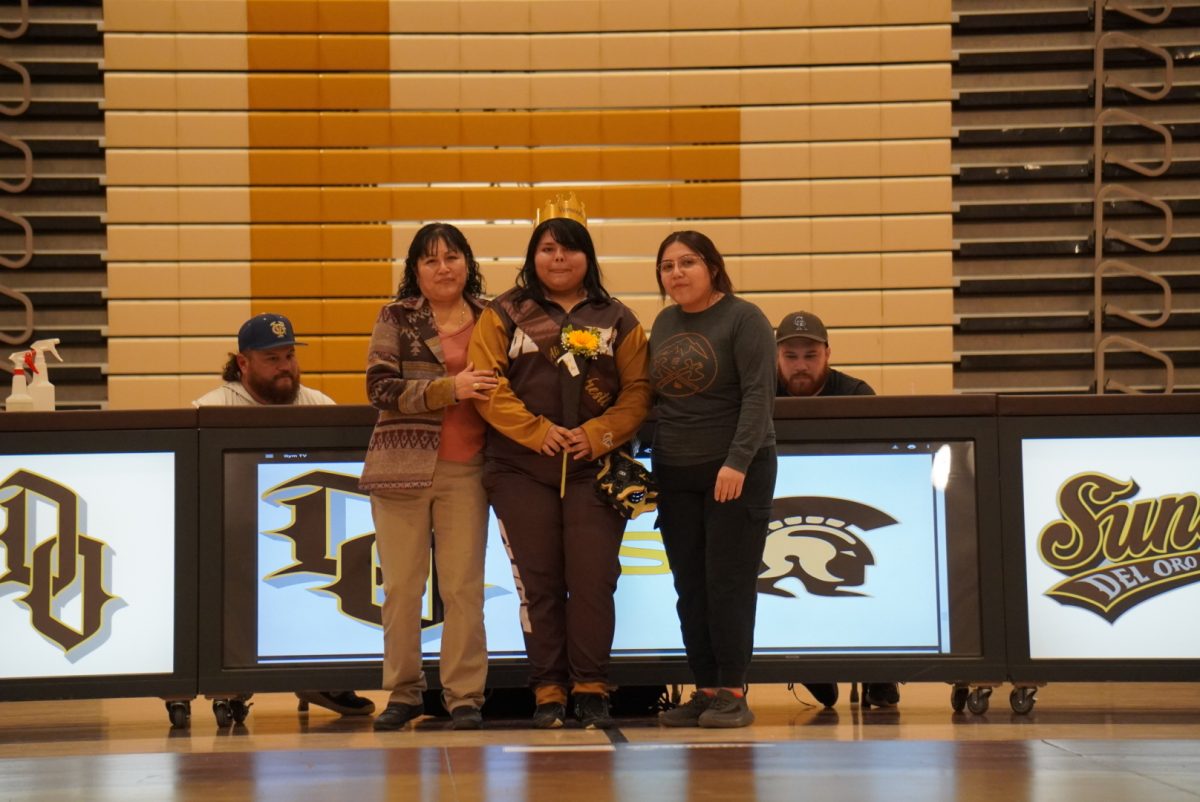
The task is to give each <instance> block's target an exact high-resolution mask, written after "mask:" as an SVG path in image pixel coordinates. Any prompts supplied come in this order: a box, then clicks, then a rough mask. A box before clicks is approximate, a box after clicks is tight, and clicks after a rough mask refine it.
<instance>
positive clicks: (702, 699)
mask: <svg viewBox="0 0 1200 802" xmlns="http://www.w3.org/2000/svg"><path fill="white" fill-rule="evenodd" d="M715 698H716V697H715V696H709V695H708V694H707V693H704V692H703V691H692V698H691V699H689V700H687V701H686V702H684V703H683V704H681V705H679V706H678V707H672V708H671V709H670V710H664V711H663V712H661V713H659V714H658V723H659V724H662V725H663V726H664V727H699V726H700V714H701V713H703V712H704V711H705V710H708V706H709V705H711V704H712V703H713V699H715Z"/></svg>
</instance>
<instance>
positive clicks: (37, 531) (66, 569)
mask: <svg viewBox="0 0 1200 802" xmlns="http://www.w3.org/2000/svg"><path fill="white" fill-rule="evenodd" d="M86 509H87V504H86V502H85V501H84V499H82V498H80V497H79V496H78V495H77V494H76V493H75V491H73V490H72V489H71V488H69V487H67V486H66V485H63V484H60V483H58V482H56V481H54V480H53V479H50V478H47V477H45V476H41V475H39V474H36V473H34V472H32V471H27V470H17V471H13V472H12V473H11V474H9V475H8V477H7V478H6V479H5V480H4V481H3V482H2V483H0V511H3V514H4V528H3V529H2V530H0V545H3V546H4V562H3V564H2V565H0V568H2V569H3V572H2V573H0V595H3V594H5V593H7V592H9V591H11V590H12V588H13V587H14V586H15V587H16V588H17V589H18V592H19V591H20V590H23V591H25V593H24V595H21V596H18V597H17V598H16V599H15V602H16V603H17V604H19V605H21V606H23V607H25V608H27V609H28V610H29V621H30V624H31V625H32V626H33V629H34V630H36V631H37V632H38V634H39V635H41V636H42V637H43V638H45V639H46V640H47V641H49V642H50V643H52V644H54V645H55V646H56V647H58V649H60V650H61V651H62V652H63V654H64V655H66V656H67V659H68V660H72V661H74V660H77V659H79V658H82V657H83V656H85V655H86V654H88V653H90V651H91V649H93V648H95V647H96V646H98V645H100V644H102V643H104V642H105V641H106V640H107V639H108V635H109V633H110V632H111V629H110V626H109V625H110V623H111V619H112V614H113V612H114V611H115V610H116V609H117V608H119V607H121V606H122V604H123V603H122V602H121V600H120V599H119V598H118V597H116V596H114V595H112V594H111V593H109V592H108V590H107V588H106V587H105V586H106V584H108V583H109V582H110V575H111V572H112V560H113V552H112V548H111V547H109V545H108V544H107V543H105V542H104V541H103V540H100V539H98V538H95V537H91V536H89V535H87V534H85V533H84V531H83V529H84V520H85V517H86V516H85V511H86ZM47 513H49V514H51V515H53V519H52V520H45V519H44V518H42V515H44V514H47ZM46 532H54V535H53V536H52V537H43V539H42V540H41V542H38V538H39V536H40V535H42V534H44V533H46ZM76 600H78V603H77V604H73V602H75V601H76ZM68 609H70V610H72V611H74V613H73V614H70V615H69V614H68V613H67V610H68ZM5 640H8V638H5ZM6 648H14V646H13V644H12V643H11V641H10V642H9V643H8V644H7V646H6Z"/></svg>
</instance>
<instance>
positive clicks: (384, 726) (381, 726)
mask: <svg viewBox="0 0 1200 802" xmlns="http://www.w3.org/2000/svg"><path fill="white" fill-rule="evenodd" d="M423 715H425V705H423V704H420V703H417V704H415V705H409V704H405V703H404V702H392V703H391V704H389V705H388V706H387V708H386V709H385V710H384V711H383V712H382V713H380V714H379V715H378V716H376V717H375V729H377V730H399V729H403V727H404V725H405V724H407V723H408V722H410V721H413V720H414V719H418V718H420V717H421V716H423Z"/></svg>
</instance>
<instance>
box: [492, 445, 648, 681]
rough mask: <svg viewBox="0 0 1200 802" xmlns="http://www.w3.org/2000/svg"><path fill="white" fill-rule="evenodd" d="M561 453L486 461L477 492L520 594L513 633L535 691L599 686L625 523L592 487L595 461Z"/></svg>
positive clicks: (608, 642)
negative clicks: (562, 492)
mask: <svg viewBox="0 0 1200 802" xmlns="http://www.w3.org/2000/svg"><path fill="white" fill-rule="evenodd" d="M568 464H569V466H570V470H569V473H568V474H567V490H566V496H565V497H563V498H559V484H560V478H561V476H562V473H561V472H562V457H561V456H556V457H546V456H542V455H537V454H530V455H529V456H528V457H522V458H520V459H513V460H511V461H510V460H505V461H499V460H491V461H489V462H488V463H487V465H486V466H485V468H484V478H483V486H484V488H485V489H486V490H487V494H488V501H489V502H490V503H491V505H492V509H494V510H495V511H496V517H497V518H498V519H499V520H500V531H501V534H502V536H503V538H504V545H505V548H506V549H507V550H508V557H509V560H510V561H511V562H512V566H513V579H514V580H515V582H516V588H517V592H518V593H519V594H521V629H522V631H523V632H524V635H525V650H526V652H527V653H528V655H529V663H530V677H529V682H530V685H532V686H533V687H535V688H536V687H538V686H540V685H561V686H563V687H564V688H567V689H568V690H569V689H570V688H571V687H572V685H573V684H574V683H594V682H607V680H608V666H609V657H610V653H611V651H612V641H613V629H614V627H615V623H616V608H615V604H614V602H613V594H614V593H615V592H616V589H617V579H618V577H619V576H620V575H621V563H620V560H619V558H618V553H619V551H620V548H621V538H622V536H623V535H624V532H625V519H624V518H622V517H621V516H620V515H619V514H618V513H617V512H616V511H615V510H613V509H612V508H611V507H609V506H607V505H606V504H604V503H602V502H601V501H600V499H599V498H598V497H597V496H596V491H595V489H594V488H593V487H592V481H593V479H594V477H595V474H596V470H597V465H596V463H595V462H576V461H574V460H571V461H570V462H569V463H568Z"/></svg>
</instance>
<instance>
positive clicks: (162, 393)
mask: <svg viewBox="0 0 1200 802" xmlns="http://www.w3.org/2000/svg"><path fill="white" fill-rule="evenodd" d="M213 374H214V377H213V379H212V380H210V381H207V382H206V384H207V386H205V388H204V389H203V390H201V391H199V392H197V393H195V394H194V395H191V396H185V395H182V394H181V392H180V379H181V378H182V377H181V376H177V375H176V376H161V375H159V376H150V375H146V376H109V377H108V406H109V408H110V409H170V408H173V407H182V406H187V405H188V404H189V403H190V402H191V400H192V398H197V397H199V396H201V395H203V394H204V393H205V392H207V391H208V390H211V389H213V388H214V387H216V386H217V385H218V384H219V383H220V381H219V379H218V378H217V377H218V376H219V375H220V369H219V368H218V369H217V370H216V371H213Z"/></svg>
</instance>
